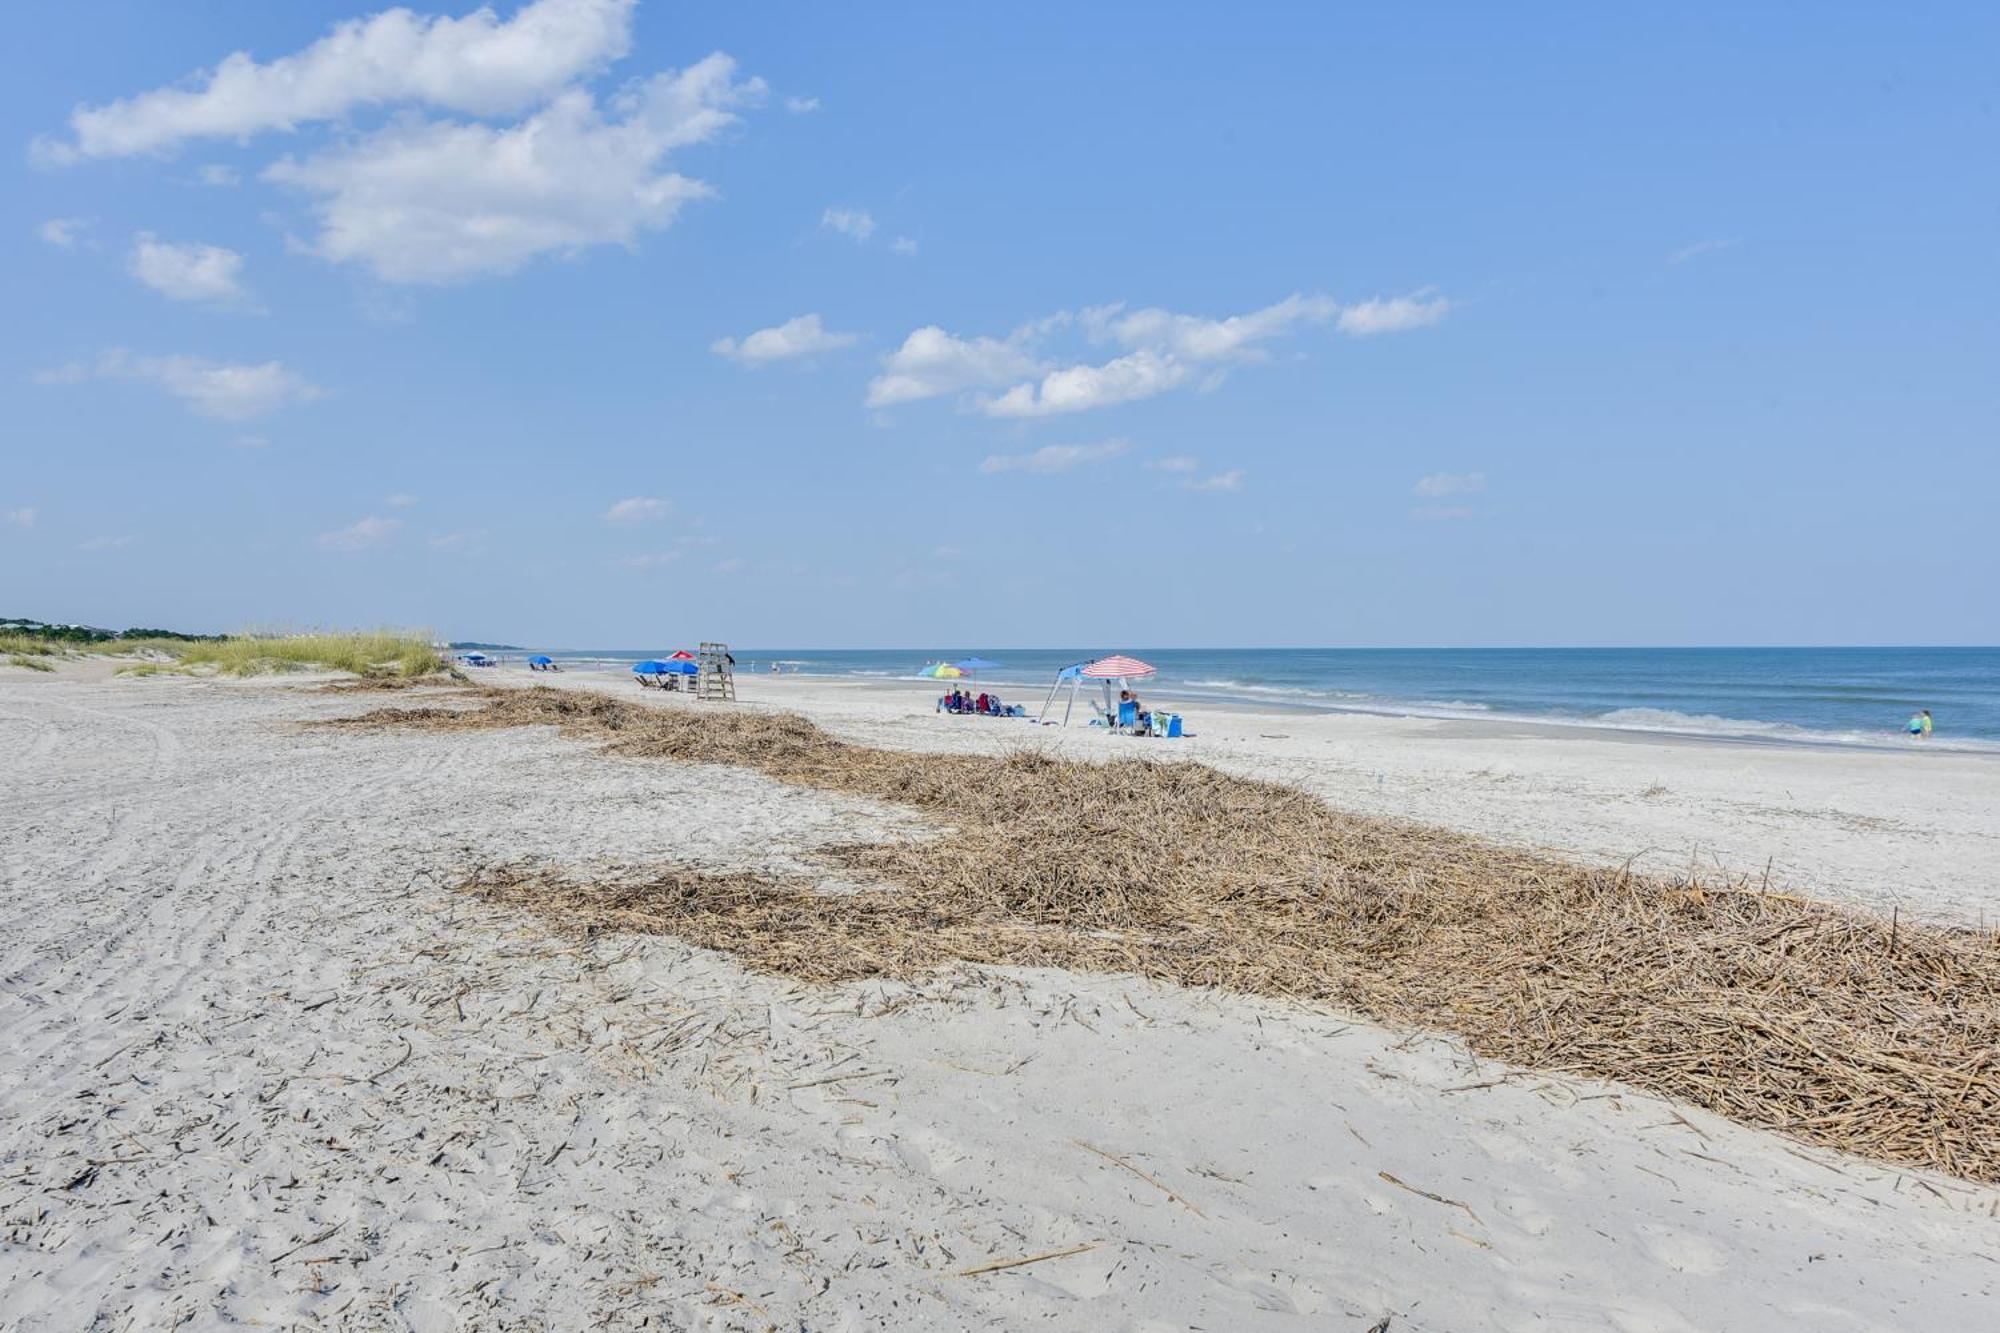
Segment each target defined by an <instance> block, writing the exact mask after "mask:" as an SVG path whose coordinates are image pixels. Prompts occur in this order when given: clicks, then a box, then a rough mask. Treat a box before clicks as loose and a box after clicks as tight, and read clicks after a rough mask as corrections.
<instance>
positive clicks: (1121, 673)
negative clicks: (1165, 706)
mask: <svg viewBox="0 0 2000 1333" xmlns="http://www.w3.org/2000/svg"><path fill="white" fill-rule="evenodd" d="M1153 671H1154V668H1153V667H1150V666H1148V665H1147V664H1146V663H1144V662H1141V661H1140V660H1139V659H1138V658H1136V657H1121V656H1118V655H1116V654H1114V655H1113V656H1110V657H1100V658H1098V659H1097V660H1096V661H1095V662H1092V663H1091V664H1090V665H1089V666H1087V667H1085V668H1084V669H1083V670H1082V671H1080V672H1078V673H1077V674H1078V675H1082V676H1088V677H1089V678H1090V679H1091V680H1132V679H1135V678H1136V677H1139V676H1150V675H1152V674H1153Z"/></svg>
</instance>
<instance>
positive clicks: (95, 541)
mask: <svg viewBox="0 0 2000 1333" xmlns="http://www.w3.org/2000/svg"><path fill="white" fill-rule="evenodd" d="M137 540H139V539H138V538H137V537H91V538H89V539H88V540H86V541H80V542H78V543H77V544H76V549H77V550H79V551H122V550H124V549H125V548H126V547H128V546H130V545H131V544H132V543H133V542H135V541H137Z"/></svg>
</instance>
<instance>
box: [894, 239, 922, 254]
mask: <svg viewBox="0 0 2000 1333" xmlns="http://www.w3.org/2000/svg"><path fill="white" fill-rule="evenodd" d="M889 248H890V249H891V250H894V251H895V252H896V253H897V254H899V255H913V254H915V253H916V252H917V243H916V242H915V241H913V240H911V239H910V238H909V237H907V236H898V237H897V238H896V242H895V244H894V245H891V246H890V247H889Z"/></svg>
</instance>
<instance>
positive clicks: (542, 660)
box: [528, 653, 556, 666]
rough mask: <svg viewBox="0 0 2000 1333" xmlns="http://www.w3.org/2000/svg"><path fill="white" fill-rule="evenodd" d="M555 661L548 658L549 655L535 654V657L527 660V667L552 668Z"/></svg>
mask: <svg viewBox="0 0 2000 1333" xmlns="http://www.w3.org/2000/svg"><path fill="white" fill-rule="evenodd" d="M555 661H556V659H555V658H553V657H550V656H549V655H548V654H547V653H536V654H535V655H534V656H533V657H531V658H529V659H528V665H529V666H554V665H555Z"/></svg>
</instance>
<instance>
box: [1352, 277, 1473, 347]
mask: <svg viewBox="0 0 2000 1333" xmlns="http://www.w3.org/2000/svg"><path fill="white" fill-rule="evenodd" d="M1430 292H1431V289H1430V288H1428V287H1426V288H1424V289H1423V290H1422V291H1417V292H1412V293H1410V294H1409V295H1408V296H1391V297H1381V296H1378V297H1376V298H1375V299H1373V300H1372V301H1363V302H1361V304H1359V305H1351V306H1348V307H1347V308H1345V309H1344V310H1342V311H1341V312H1340V318H1339V320H1337V321H1336V324H1335V327H1337V328H1338V329H1339V330H1340V331H1341V332H1342V333H1345V334H1349V335H1351V336H1352V337H1356V338H1367V337H1372V336H1373V335H1375V334H1378V333H1403V332H1406V331H1407V330H1410V329H1421V328H1424V327H1425V326H1427V325H1430V324H1435V323H1437V322H1438V321H1439V320H1441V319H1443V318H1444V317H1445V312H1446V311H1448V310H1450V309H1451V302H1450V301H1448V300H1446V299H1445V298H1444V297H1442V296H1432V295H1431V294H1430Z"/></svg>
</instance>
